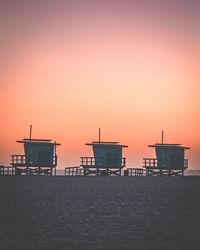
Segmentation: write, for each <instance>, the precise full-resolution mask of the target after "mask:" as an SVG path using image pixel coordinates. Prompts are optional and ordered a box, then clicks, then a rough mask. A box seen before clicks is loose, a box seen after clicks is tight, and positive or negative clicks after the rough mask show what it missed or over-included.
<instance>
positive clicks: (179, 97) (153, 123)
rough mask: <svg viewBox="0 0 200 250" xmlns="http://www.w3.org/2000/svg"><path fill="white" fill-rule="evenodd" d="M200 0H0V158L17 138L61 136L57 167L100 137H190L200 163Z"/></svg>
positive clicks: (136, 147)
mask: <svg viewBox="0 0 200 250" xmlns="http://www.w3.org/2000/svg"><path fill="white" fill-rule="evenodd" d="M199 13H200V1H198V0H196V1H194V0H187V1H184V0H173V1H156V0H154V1H150V0H148V1H147V0H146V1H145V0H138V1H133V0H121V1H117V0H115V1H114V0H113V1H109V0H106V1H104V0H101V1H95V0H93V1H92V0H90V1H89V0H84V1H83V0H79V1H76V0H70V1H67V0H66V1H64V0H62V1H59V0H56V1H51V0H49V1H44V0H40V1H28V0H26V1H25V0H24V1H14V0H13V1H9V0H5V1H0V32H1V34H0V54H1V56H0V100H1V109H0V117H1V124H0V164H9V160H10V155H11V154H23V148H22V145H21V144H17V143H16V140H18V139H22V138H24V137H25V136H28V134H29V124H32V125H33V137H35V138H38V137H39V138H50V139H54V140H56V141H57V142H59V143H61V144H62V145H61V146H60V147H59V149H58V156H59V164H58V165H59V166H58V167H59V168H64V167H67V166H74V165H78V164H79V162H80V160H79V159H80V158H79V157H80V156H90V155H91V149H90V148H89V147H88V146H85V145H84V143H86V142H90V141H92V140H94V139H96V138H97V136H98V135H97V133H98V128H99V127H101V128H102V137H103V139H104V140H114V141H115V140H117V141H120V142H121V143H123V144H127V145H129V148H127V149H125V150H124V155H125V156H126V157H127V158H128V159H127V164H128V166H129V167H140V166H142V158H143V157H152V156H154V152H153V149H150V148H148V147H147V145H148V144H152V143H156V142H160V137H161V130H164V131H165V142H167V143H182V144H183V145H185V146H190V147H191V150H190V151H188V152H187V157H188V158H189V160H190V161H189V163H190V168H191V169H200V133H199V128H200V73H199V72H200V66H199V65H200V46H199V44H200V28H199V27H200V15H199Z"/></svg>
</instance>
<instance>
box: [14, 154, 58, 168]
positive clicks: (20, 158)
mask: <svg viewBox="0 0 200 250" xmlns="http://www.w3.org/2000/svg"><path fill="white" fill-rule="evenodd" d="M10 164H11V165H12V166H13V165H21V166H26V165H29V166H38V165H41V164H35V163H31V162H27V161H26V156H25V155H11V163H10ZM44 165H45V164H44ZM51 165H53V166H56V165H57V155H54V156H53V164H51Z"/></svg>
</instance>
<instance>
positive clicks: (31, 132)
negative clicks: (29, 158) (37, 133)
mask: <svg viewBox="0 0 200 250" xmlns="http://www.w3.org/2000/svg"><path fill="white" fill-rule="evenodd" d="M31 136H32V125H30V135H29V139H30V140H31Z"/></svg>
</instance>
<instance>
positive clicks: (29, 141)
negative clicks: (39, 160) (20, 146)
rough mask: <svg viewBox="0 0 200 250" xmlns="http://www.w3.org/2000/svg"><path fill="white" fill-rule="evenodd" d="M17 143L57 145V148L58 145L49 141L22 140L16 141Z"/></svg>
mask: <svg viewBox="0 0 200 250" xmlns="http://www.w3.org/2000/svg"><path fill="white" fill-rule="evenodd" d="M17 142H19V143H45V144H54V145H57V146H59V145H60V144H59V143H56V142H54V141H52V140H50V139H30V138H29V139H27V138H25V139H23V140H19V141H17Z"/></svg>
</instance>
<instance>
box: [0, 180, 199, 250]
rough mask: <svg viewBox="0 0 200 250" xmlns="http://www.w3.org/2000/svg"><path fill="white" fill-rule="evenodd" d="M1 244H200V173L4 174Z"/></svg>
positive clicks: (190, 249) (192, 248)
mask: <svg viewBox="0 0 200 250" xmlns="http://www.w3.org/2000/svg"><path fill="white" fill-rule="evenodd" d="M0 190H1V192H0V202H1V203H0V204H1V205H0V242H1V243H0V248H1V249H2V250H8V249H9V250H10V249H12V250H14V249H58V250H60V249H61V250H62V249H109V250H110V249H160V250H162V249H174V250H178V249H180V250H184V249H185V250H198V249H199V248H200V233H199V228H200V177H195V176H193V177H172V178H169V177H161V178H159V177H63V176H58V177H47V176H46V177H45V176H32V177H31V176H30V177H29V176H19V177H16V176H4V177H0Z"/></svg>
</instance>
